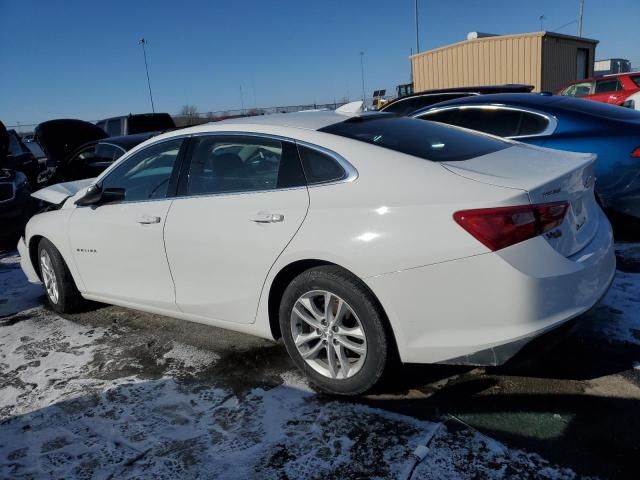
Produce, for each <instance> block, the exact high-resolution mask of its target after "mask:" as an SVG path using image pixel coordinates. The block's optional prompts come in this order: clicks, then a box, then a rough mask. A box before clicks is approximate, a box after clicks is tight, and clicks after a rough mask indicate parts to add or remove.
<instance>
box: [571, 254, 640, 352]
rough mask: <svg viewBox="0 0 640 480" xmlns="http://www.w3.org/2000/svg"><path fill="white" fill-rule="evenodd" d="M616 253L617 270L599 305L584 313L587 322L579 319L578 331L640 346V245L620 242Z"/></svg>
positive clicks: (610, 340)
mask: <svg viewBox="0 0 640 480" xmlns="http://www.w3.org/2000/svg"><path fill="white" fill-rule="evenodd" d="M616 253H617V256H618V268H619V270H618V271H617V272H616V276H615V278H614V280H613V284H612V285H611V289H610V290H609V292H608V293H607V295H606V296H605V297H604V299H603V300H602V302H601V303H600V305H599V306H598V307H596V308H595V309H593V310H592V311H591V312H589V314H587V316H586V317H585V319H588V320H589V321H587V322H584V321H583V322H580V323H581V324H582V325H581V327H580V333H584V334H587V335H595V336H598V337H599V338H604V339H606V340H607V341H609V342H617V343H630V344H634V345H640V246H639V245H638V244H637V243H632V244H619V245H617V246H616ZM625 267H631V268H625ZM620 268H624V269H625V270H627V271H620Z"/></svg>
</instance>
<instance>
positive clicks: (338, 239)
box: [19, 112, 615, 395]
mask: <svg viewBox="0 0 640 480" xmlns="http://www.w3.org/2000/svg"><path fill="white" fill-rule="evenodd" d="M594 161H595V158H594V156H593V155H585V154H573V153H566V152H557V151H552V150H546V149H541V148H537V147H531V146H525V145H522V144H519V143H516V142H511V141H506V140H501V139H498V138H495V137H491V136H487V135H483V134H479V133H474V132H470V131H467V130H464V129H460V128H456V127H451V126H445V125H442V124H438V123H432V122H425V121H423V120H415V119H411V118H400V117H394V116H389V115H388V114H369V115H367V114H362V115H359V116H351V117H345V116H343V115H340V114H339V113H335V112H305V113H299V114H281V115H272V116H264V117H252V118H247V119H241V120H233V121H227V122H220V123H213V124H208V125H203V126H198V127H194V128H189V129H184V130H177V131H174V132H170V133H167V134H164V135H161V136H158V137H155V138H153V139H151V140H149V141H147V142H145V143H143V144H141V145H140V146H138V147H137V148H135V149H133V150H131V151H130V152H129V153H128V154H126V155H125V156H123V157H122V158H121V159H120V160H118V161H117V162H116V163H115V164H114V165H112V166H111V167H110V168H109V169H108V170H106V171H105V172H104V173H103V174H102V175H100V176H99V177H98V178H96V179H93V180H90V181H86V182H74V183H70V184H60V185H56V186H53V187H49V188H48V189H45V190H41V191H40V192H37V193H36V194H35V195H36V196H38V197H39V198H41V199H44V200H47V201H49V202H50V203H51V204H52V206H51V207H50V208H49V209H48V211H46V212H44V213H40V214H38V215H36V216H35V217H33V218H32V219H31V221H30V222H29V224H28V225H27V228H26V233H25V236H24V238H22V239H21V240H20V243H19V250H20V254H21V255H22V268H23V269H24V271H25V273H26V275H27V277H28V278H29V280H30V281H33V282H39V281H42V282H43V283H44V285H45V287H46V291H47V295H48V299H49V302H50V304H51V307H52V308H53V309H54V310H56V311H58V312H70V311H73V310H74V309H77V308H78V307H79V306H80V305H81V303H82V302H83V301H84V299H87V300H94V301H98V302H104V303H109V304H114V305H120V306H123V307H128V308H133V309H138V310H144V311H147V312H153V313H157V314H162V315H169V316H173V317H177V318H180V319H184V320H189V321H194V322H202V323H206V324H210V325H214V326H216V327H222V328H227V329H231V330H237V331H240V332H245V333H250V334H253V335H258V336H260V337H264V338H268V339H272V340H278V339H282V340H283V341H284V344H285V345H286V348H287V351H288V352H289V354H290V355H291V358H292V359H293V361H294V362H295V364H296V365H297V366H298V367H299V368H300V369H301V370H302V371H304V372H305V373H306V374H307V375H308V377H309V378H310V379H311V380H312V382H314V383H315V384H316V385H317V386H318V387H319V388H321V389H323V390H324V391H327V392H331V393H334V394H345V395H346V394H361V393H363V392H366V391H369V390H370V389H371V388H372V387H374V385H376V384H377V383H378V382H379V381H380V380H381V378H382V377H383V375H384V373H385V371H388V368H387V367H388V366H389V365H390V364H391V363H393V362H394V361H396V360H399V361H401V362H405V363H407V362H411V363H432V362H435V363H438V362H447V363H461V364H493V365H495V364H500V363H503V362H504V361H506V360H507V359H508V358H509V357H510V356H512V355H513V354H514V353H516V352H517V351H518V349H519V348H521V347H522V346H523V345H524V344H525V343H526V342H527V341H528V340H530V339H532V338H533V337H535V336H537V335H539V334H540V333H542V332H545V331H547V330H549V329H551V328H553V327H556V326H558V325H560V324H562V323H563V322H565V321H567V320H569V319H571V318H573V317H576V316H577V315H580V314H581V313H583V312H585V311H586V310H588V309H590V308H591V307H592V306H593V305H594V304H595V303H596V302H597V301H598V300H599V298H600V297H601V296H602V295H603V294H604V293H605V292H606V290H607V288H608V287H609V285H610V283H611V281H612V278H613V275H614V271H615V256H614V252H613V247H612V245H613V244H612V241H613V238H612V233H611V227H610V225H609V223H608V221H607V219H606V217H605V216H604V214H603V212H602V211H601V209H600V208H599V207H598V205H597V204H596V201H595V199H594V193H593V185H594V176H593V164H594Z"/></svg>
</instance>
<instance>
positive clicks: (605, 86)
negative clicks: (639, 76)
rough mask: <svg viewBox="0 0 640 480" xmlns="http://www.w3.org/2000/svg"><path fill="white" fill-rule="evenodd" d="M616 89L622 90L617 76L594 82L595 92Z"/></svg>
mask: <svg viewBox="0 0 640 480" xmlns="http://www.w3.org/2000/svg"><path fill="white" fill-rule="evenodd" d="M618 90H622V85H620V82H619V81H618V79H617V78H613V79H611V80H600V81H598V82H596V93H607V92H615V91H618Z"/></svg>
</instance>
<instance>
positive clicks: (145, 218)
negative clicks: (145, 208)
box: [136, 215, 161, 225]
mask: <svg viewBox="0 0 640 480" xmlns="http://www.w3.org/2000/svg"><path fill="white" fill-rule="evenodd" d="M160 220H161V218H160V217H154V216H153V215H142V216H141V217H138V220H136V222H138V223H139V224H141V225H150V224H152V223H160Z"/></svg>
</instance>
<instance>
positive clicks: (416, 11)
mask: <svg viewBox="0 0 640 480" xmlns="http://www.w3.org/2000/svg"><path fill="white" fill-rule="evenodd" d="M414 9H415V17H416V54H418V53H420V30H419V29H418V0H415V2H414Z"/></svg>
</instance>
